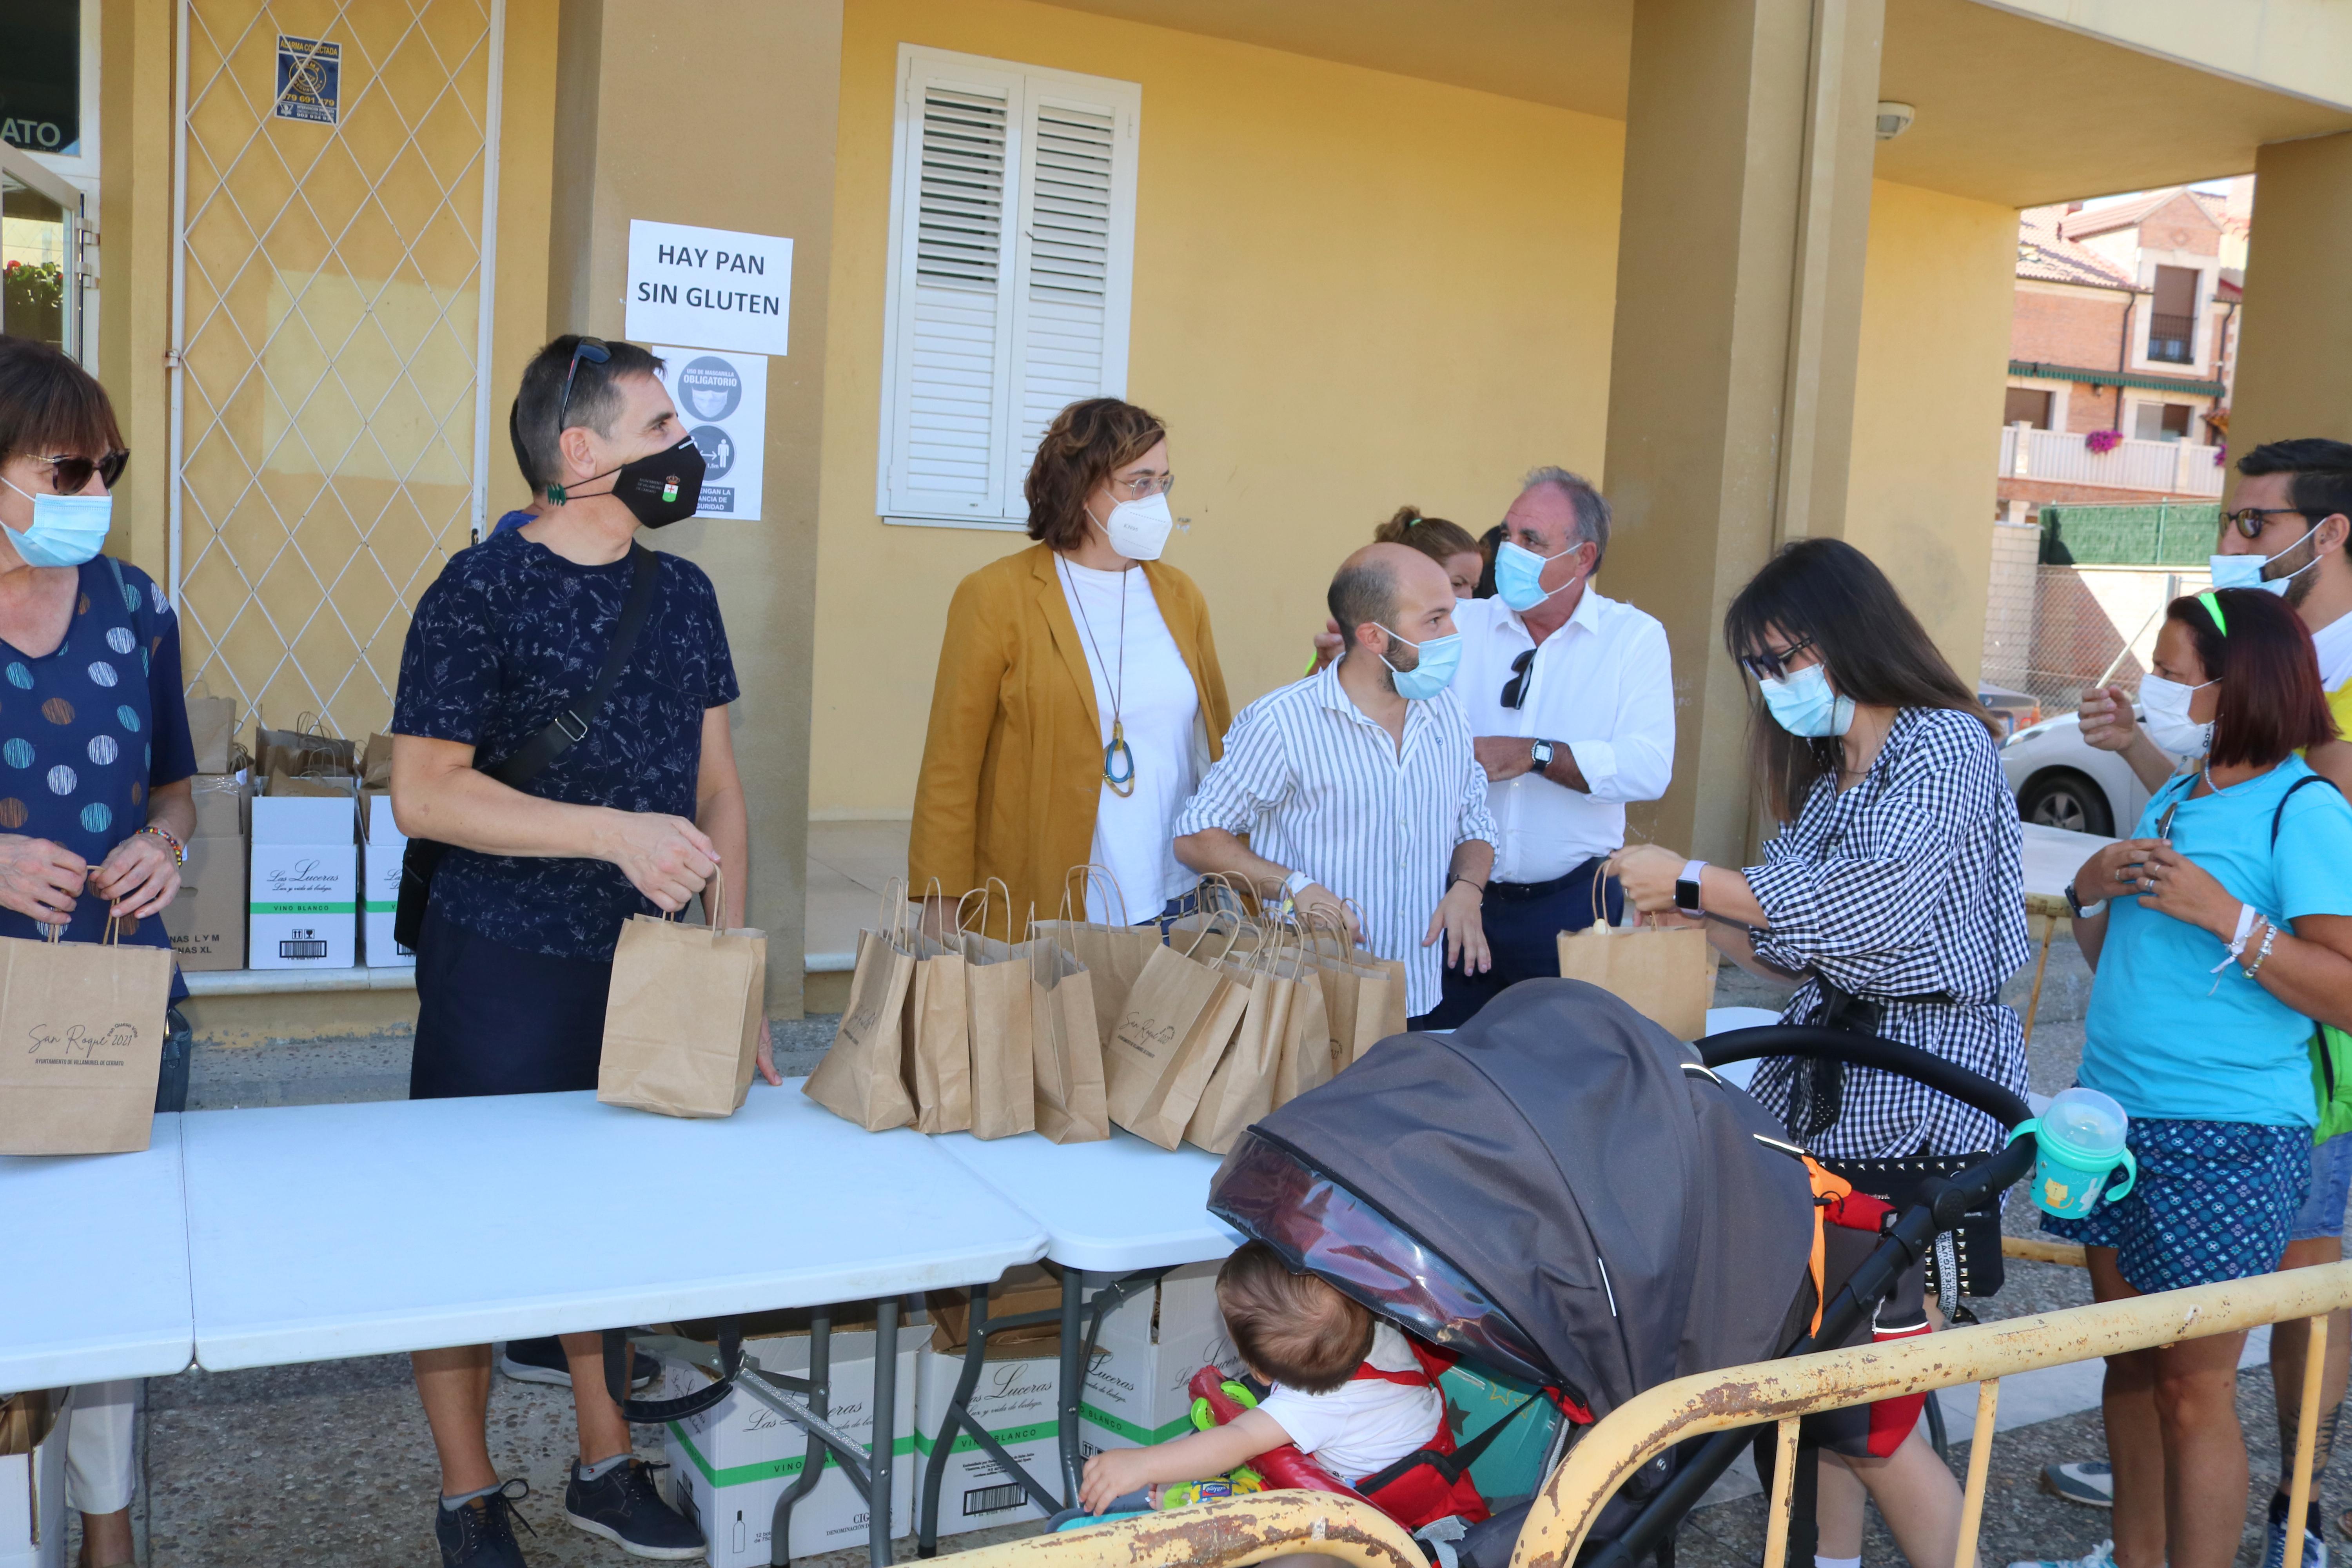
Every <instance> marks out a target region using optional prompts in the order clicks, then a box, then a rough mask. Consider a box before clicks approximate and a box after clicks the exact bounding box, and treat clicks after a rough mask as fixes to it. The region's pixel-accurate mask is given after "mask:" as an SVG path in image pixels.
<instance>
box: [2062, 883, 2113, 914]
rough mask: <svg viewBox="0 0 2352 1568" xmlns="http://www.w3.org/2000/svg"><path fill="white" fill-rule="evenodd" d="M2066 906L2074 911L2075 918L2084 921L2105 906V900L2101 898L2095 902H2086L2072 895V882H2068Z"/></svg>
mask: <svg viewBox="0 0 2352 1568" xmlns="http://www.w3.org/2000/svg"><path fill="white" fill-rule="evenodd" d="M2066 907H2067V908H2068V909H2070V910H2074V918H2075V919H2076V920H2078V921H2086V920H2089V919H2090V918H2091V917H2092V916H2093V915H2095V914H2097V913H2098V912H2099V911H2100V910H2104V909H2105V908H2106V907H2107V900H2105V899H2101V900H2099V901H2098V902H2097V903H2095V904H2086V903H2084V901H2083V900H2080V899H2078V898H2076V897H2075V896H2074V883H2072V882H2069V883H2067V884H2066Z"/></svg>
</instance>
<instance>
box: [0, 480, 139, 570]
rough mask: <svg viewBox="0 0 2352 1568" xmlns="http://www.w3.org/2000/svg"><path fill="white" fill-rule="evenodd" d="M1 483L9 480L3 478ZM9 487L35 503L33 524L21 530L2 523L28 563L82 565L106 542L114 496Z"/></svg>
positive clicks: (9, 540)
mask: <svg viewBox="0 0 2352 1568" xmlns="http://www.w3.org/2000/svg"><path fill="white" fill-rule="evenodd" d="M0 485H8V481H7V480H5V479H0ZM8 488H9V489H12V490H16V493H17V494H18V495H20V496H23V497H24V498H25V499H26V500H29V501H31V502H32V503H33V526H32V527H30V528H28V529H26V530H25V531H23V532H22V533H19V532H18V531H16V530H15V529H13V528H8V527H7V525H6V524H5V523H0V530H5V531H6V532H7V535H8V542H9V543H11V544H13V545H15V546H16V553H17V555H18V556H19V557H21V558H22V559H23V561H24V563H25V564H26V565H27V566H79V565H80V564H81V563H83V562H85V561H88V560H90V559H91V558H93V557H94V556H96V555H97V554H98V551H99V547H100V545H102V544H104V543H105V542H106V531H107V529H108V528H109V527H110V525H111V523H112V521H113V515H114V498H113V497H112V496H110V495H96V496H38V495H35V494H34V493H33V492H32V491H30V490H27V489H19V488H18V487H17V486H16V485H8Z"/></svg>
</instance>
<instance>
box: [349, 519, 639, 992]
mask: <svg viewBox="0 0 2352 1568" xmlns="http://www.w3.org/2000/svg"><path fill="white" fill-rule="evenodd" d="M629 565H630V568H631V571H630V576H629V596H628V598H627V600H626V601H625V602H624V603H623V605H621V618H620V620H619V622H618V623H617V624H615V625H614V627H613V646H612V647H610V648H607V649H606V650H605V652H604V668H603V669H601V670H598V671H597V672H596V684H595V685H593V686H592V687H590V688H589V689H588V695H587V696H586V697H584V698H583V699H582V700H580V701H579V702H578V703H576V704H574V705H573V706H572V707H570V708H567V709H565V710H563V711H562V712H561V713H558V714H557V715H556V716H555V717H554V719H553V720H551V721H550V722H549V723H548V726H547V728H545V729H544V730H541V731H540V732H539V733H538V734H536V735H533V736H532V737H531V738H530V740H528V741H525V742H523V743H522V744H521V745H520V746H518V747H516V748H515V750H514V752H513V753H512V754H511V755H509V756H508V757H507V758H505V759H504V760H503V761H500V762H497V763H487V764H485V763H475V764H474V765H475V766H476V767H478V768H480V769H481V771H482V772H484V773H488V774H489V775H490V777H492V778H494V779H496V780H498V781H499V783H500V784H504V785H506V786H507V787H508V788H509V789H513V790H520V789H521V788H522V786H523V785H525V784H529V783H530V781H531V780H533V779H535V778H537V777H538V776H539V775H540V774H541V773H544V772H546V771H547V767H548V764H549V763H552V762H554V761H555V759H556V758H558V757H560V756H562V754H563V753H564V752H568V751H570V750H571V749H572V745H573V743H574V742H578V741H581V740H583V739H584V738H585V737H586V736H587V733H588V721H589V720H591V719H593V718H595V717H596V715H597V714H598V713H600V712H602V711H603V710H604V701H605V699H607V698H609V697H611V696H612V695H613V688H614V686H615V685H617V684H618V683H619V681H620V679H621V671H622V670H623V669H625V668H627V667H628V663H629V655H630V654H631V653H632V652H634V651H635V648H636V646H637V634H638V633H639V632H640V631H642V630H644V629H645V625H646V615H647V614H649V613H650V612H651V611H652V609H653V605H654V587H655V584H656V583H657V582H658V581H659V579H660V577H661V560H660V558H659V557H658V556H656V555H655V554H654V552H652V551H650V550H647V549H646V547H645V546H644V545H642V544H635V543H632V544H631V545H630V546H629ZM448 853H449V846H447V845H446V844H443V843H441V842H439V841H438V840H436V839H431V838H412V839H410V840H409V841H408V848H407V851H406V852H405V853H404V855H402V857H401V860H400V901H399V902H398V903H397V904H396V905H394V909H393V915H392V940H393V941H394V942H397V943H399V944H400V945H401V946H402V947H404V948H405V949H407V950H408V951H409V952H415V951H416V947H417V942H418V940H419V939H420V938H422V937H423V936H424V934H425V910H427V909H429V908H430V907H431V905H432V902H433V874H434V872H435V871H436V870H438V869H439V868H440V866H441V861H442V858H443V857H445V856H446V855H447V854H448Z"/></svg>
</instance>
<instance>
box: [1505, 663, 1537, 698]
mask: <svg viewBox="0 0 2352 1568" xmlns="http://www.w3.org/2000/svg"><path fill="white" fill-rule="evenodd" d="M1535 666H1536V650H1535V649H1533V648H1529V649H1528V651H1527V652H1525V653H1523V654H1521V655H1519V657H1518V658H1515V659H1513V660H1511V679H1508V680H1506V681H1505V682H1503V706H1504V707H1506V708H1517V707H1521V706H1523V705H1524V704H1525V703H1526V702H1527V700H1528V679H1529V678H1530V677H1531V676H1532V675H1533V674H1534V673H1535Z"/></svg>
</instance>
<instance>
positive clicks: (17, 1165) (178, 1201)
mask: <svg viewBox="0 0 2352 1568" xmlns="http://www.w3.org/2000/svg"><path fill="white" fill-rule="evenodd" d="M0 1214H5V1215H7V1216H8V1218H7V1222H6V1230H7V1236H8V1240H9V1244H10V1250H11V1252H12V1253H13V1254H14V1266H13V1267H11V1268H6V1269H0V1393H6V1392H10V1391H14V1390H17V1389H26V1388H58V1387H62V1386H64V1385H65V1384H73V1383H103V1382H106V1381H107V1380H109V1379H110V1378H118V1377H170V1376H173V1374H175V1373H183V1372H185V1371H187V1370H188V1361H189V1357H190V1353H191V1349H192V1347H193V1346H194V1342H195V1331H194V1326H193V1323H192V1320H191V1315H190V1311H189V1306H188V1232H187V1209H186V1205H185V1202H184V1196H183V1189H182V1186H181V1180H180V1118H179V1117H177V1116H175V1115H164V1116H158V1117H157V1118H155V1131H154V1133H153V1136H152V1138H151V1140H150V1141H149V1142H148V1145H147V1147H146V1149H145V1150H144V1151H142V1152H139V1153H136V1154H85V1155H55V1154H51V1155H37V1156H25V1157H21V1158H6V1157H0Z"/></svg>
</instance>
